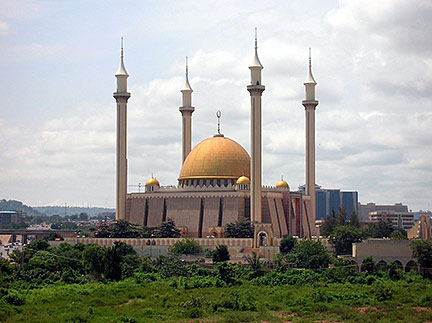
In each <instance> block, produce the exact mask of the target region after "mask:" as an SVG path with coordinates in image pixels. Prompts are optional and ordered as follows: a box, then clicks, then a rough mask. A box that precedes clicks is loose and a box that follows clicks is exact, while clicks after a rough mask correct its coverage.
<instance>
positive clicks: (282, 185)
mask: <svg viewBox="0 0 432 323" xmlns="http://www.w3.org/2000/svg"><path fill="white" fill-rule="evenodd" d="M276 187H277V188H287V189H289V188H290V187H289V185H288V183H287V182H285V181H284V180H283V179H282V180H280V181H279V182H277V183H276Z"/></svg>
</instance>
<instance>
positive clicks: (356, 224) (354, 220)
mask: <svg viewBox="0 0 432 323" xmlns="http://www.w3.org/2000/svg"><path fill="white" fill-rule="evenodd" d="M350 225H352V226H353V227H356V228H360V220H359V218H358V215H357V213H356V211H355V210H353V211H352V213H351V216H350Z"/></svg>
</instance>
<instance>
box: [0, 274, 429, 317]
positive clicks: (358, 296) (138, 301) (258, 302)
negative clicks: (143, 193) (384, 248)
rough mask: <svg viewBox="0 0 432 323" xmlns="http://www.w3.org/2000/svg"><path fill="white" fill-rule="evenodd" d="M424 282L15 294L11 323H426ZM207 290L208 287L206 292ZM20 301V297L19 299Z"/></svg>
mask: <svg viewBox="0 0 432 323" xmlns="http://www.w3.org/2000/svg"><path fill="white" fill-rule="evenodd" d="M431 286H432V285H431V284H430V283H428V282H427V281H426V283H425V280H423V279H417V280H416V279H414V281H412V282H407V281H395V282H393V281H374V282H372V283H371V284H370V285H367V284H362V285H359V284H350V283H345V284H336V283H332V284H325V283H322V282H317V283H314V284H306V285H300V286H299V285H294V286H293V285H284V286H273V287H270V286H260V285H258V286H257V285H256V284H252V283H247V282H245V283H243V284H241V285H239V286H231V287H202V286H198V285H196V284H194V283H191V282H188V281H187V279H186V278H182V277H180V278H176V279H170V280H157V281H151V280H147V279H142V278H140V279H138V277H135V278H129V279H127V280H124V281H120V282H113V283H105V284H104V283H87V284H82V285H77V284H70V285H54V286H53V285H51V286H46V287H43V288H38V289H30V290H16V291H10V290H9V291H8V293H9V294H8V297H9V299H8V300H7V302H6V301H5V300H4V298H3V299H2V302H1V303H0V319H1V320H2V321H4V322H291V321H292V322H321V321H324V322H427V321H432V288H431ZM200 287H201V288H200ZM14 297H15V298H14Z"/></svg>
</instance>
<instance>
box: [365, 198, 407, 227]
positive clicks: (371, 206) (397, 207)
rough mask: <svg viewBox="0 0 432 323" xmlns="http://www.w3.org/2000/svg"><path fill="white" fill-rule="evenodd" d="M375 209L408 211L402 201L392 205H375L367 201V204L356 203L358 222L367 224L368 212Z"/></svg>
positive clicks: (368, 219)
mask: <svg viewBox="0 0 432 323" xmlns="http://www.w3.org/2000/svg"><path fill="white" fill-rule="evenodd" d="M377 211H391V212H400V213H408V206H406V205H403V204H402V203H395V204H393V205H377V204H375V203H367V204H361V203H359V204H358V215H359V220H360V223H364V224H367V223H369V222H370V217H369V213H370V212H377Z"/></svg>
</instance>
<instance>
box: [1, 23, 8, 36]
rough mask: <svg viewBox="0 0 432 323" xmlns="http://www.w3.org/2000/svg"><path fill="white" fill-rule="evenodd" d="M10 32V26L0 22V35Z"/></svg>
mask: <svg viewBox="0 0 432 323" xmlns="http://www.w3.org/2000/svg"><path fill="white" fill-rule="evenodd" d="M9 30H10V25H9V24H8V23H7V22H4V21H0V35H7V34H8V33H9Z"/></svg>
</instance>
